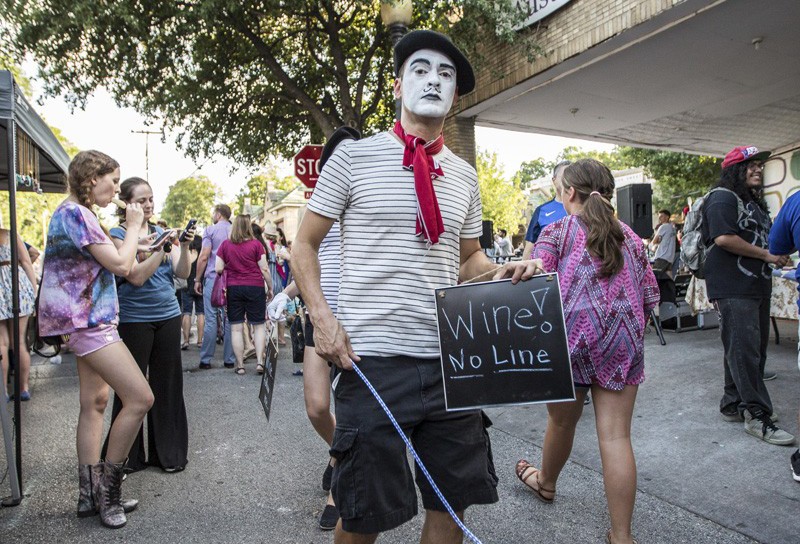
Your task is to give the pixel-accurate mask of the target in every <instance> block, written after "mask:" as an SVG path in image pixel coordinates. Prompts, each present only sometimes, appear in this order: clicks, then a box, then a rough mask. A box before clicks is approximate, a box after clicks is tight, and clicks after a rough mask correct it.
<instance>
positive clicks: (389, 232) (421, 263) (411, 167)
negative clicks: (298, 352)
mask: <svg viewBox="0 0 800 544" xmlns="http://www.w3.org/2000/svg"><path fill="white" fill-rule="evenodd" d="M394 55H395V74H396V76H397V79H396V80H395V83H394V91H395V97H396V98H398V99H400V100H401V101H402V113H401V116H400V120H399V121H398V122H397V123H396V124H395V126H394V127H393V129H392V130H390V131H387V132H382V133H379V134H376V135H374V136H372V137H369V138H365V139H362V140H359V141H349V142H344V143H343V144H341V145H340V146H339V147H338V148H337V149H336V151H335V152H334V153H333V155H332V156H331V158H330V159H329V160H328V162H327V163H326V165H325V168H324V169H323V170H322V172H321V174H320V177H319V181H318V182H317V186H316V188H315V190H314V195H313V196H312V198H311V200H310V202H309V205H308V210H307V212H306V214H305V216H304V218H303V222H302V224H301V226H300V230H299V232H298V234H297V237H296V238H295V243H294V250H293V259H294V260H293V263H294V273H295V280H296V281H297V284H298V286H299V287H300V291H301V292H302V294H303V299H304V301H305V302H306V305H307V307H308V309H309V314H310V317H311V320H312V322H313V323H314V341H315V344H316V351H317V353H318V354H319V355H320V356H322V357H324V358H325V359H326V360H328V361H331V362H332V363H334V364H336V365H337V366H339V367H341V368H342V369H343V370H344V372H342V373H341V374H340V375H339V376H338V377H337V379H336V380H334V398H335V406H336V429H335V432H334V438H333V444H332V446H331V455H332V456H334V457H336V459H337V463H336V468H335V469H334V472H333V481H332V488H331V489H332V491H333V496H334V499H335V501H336V505H337V506H338V508H339V513H340V516H341V521H340V524H339V525H338V526H337V528H336V536H335V538H336V542H337V543H344V542H354V543H362V542H363V543H370V542H374V541H375V539H376V538H377V536H378V534H379V533H381V532H383V531H387V530H390V529H392V528H394V527H397V526H399V525H401V524H402V523H404V522H406V521H408V520H409V519H411V518H412V517H413V516H414V515H415V514H416V513H417V500H416V490H415V489H414V478H413V477H412V474H411V469H410V467H409V466H408V462H407V460H406V452H405V446H404V443H403V441H402V439H401V438H400V437H399V435H398V434H397V433H396V431H395V430H394V427H393V426H392V424H391V422H390V421H389V419H388V418H387V416H386V415H385V414H384V413H383V411H382V410H381V408H380V407H379V406H378V404H377V402H376V401H375V399H374V398H373V397H372V396H371V394H370V392H369V391H368V389H367V387H366V386H365V384H364V383H362V382H361V380H360V378H359V377H358V375H356V373H355V372H352V371H351V370H352V361H355V362H357V364H358V365H359V368H360V369H361V370H362V371H363V372H364V374H365V375H366V376H367V378H368V379H369V380H370V381H371V382H372V384H373V385H374V386H375V388H376V389H377V391H378V392H379V394H380V395H381V396H382V398H383V400H384V401H385V403H386V404H387V405H388V407H389V408H390V409H391V410H392V412H393V413H394V415H395V417H396V418H397V420H398V423H399V424H400V426H401V427H402V428H403V429H404V431H405V432H406V434H407V435H408V436H409V438H410V439H411V441H412V442H413V444H414V447H415V448H416V449H417V451H418V453H419V455H420V457H421V458H422V459H423V462H424V463H425V465H426V466H427V468H428V470H429V471H430V473H431V475H432V477H433V479H434V481H435V482H436V483H437V485H438V486H439V488H440V489H441V490H442V492H443V494H444V496H445V498H446V500H447V501H448V502H449V503H450V505H451V506H452V507H453V509H454V510H455V511H456V513H457V514H459V515H461V516H463V512H464V510H465V509H466V508H467V507H468V506H470V505H473V504H487V503H493V502H496V501H497V491H496V486H497V476H496V475H495V472H494V467H493V463H492V459H491V453H490V452H491V449H490V444H489V435H488V433H487V432H486V430H485V428H486V427H487V426H488V424H489V422H488V419H487V418H486V417H485V416H482V413H481V412H479V411H466V412H447V411H446V410H445V405H444V394H443V386H442V372H441V367H440V360H439V346H438V335H437V328H436V307H435V302H434V289H436V288H439V287H446V286H452V285H455V284H456V283H457V282H458V281H459V279H461V280H467V279H470V278H473V277H476V276H478V275H480V274H483V273H488V272H490V271H492V270H494V269H496V270H497V272H496V274H495V277H496V278H500V277H511V278H512V280H513V281H517V280H519V279H527V278H529V277H531V276H532V275H533V274H534V273H535V272H536V270H537V267H536V263H535V262H534V261H517V262H513V263H507V264H506V265H504V266H502V267H497V266H496V265H494V264H492V263H490V262H489V260H488V259H487V258H486V256H485V255H484V254H483V252H482V251H481V248H480V243H479V237H480V235H481V232H482V224H481V202H480V192H479V189H478V180H477V175H476V172H475V169H474V168H473V167H472V166H470V165H469V164H467V163H466V162H465V161H463V160H462V159H460V158H458V157H457V156H456V155H454V154H453V152H452V151H450V150H449V149H448V148H447V147H446V146H445V145H444V139H443V136H442V128H443V126H444V121H445V117H446V116H447V114H448V112H449V111H450V108H451V106H452V105H453V103H454V101H455V100H456V98H457V96H458V94H459V93H460V94H464V93H468V92H470V91H471V90H472V89H473V88H474V86H475V78H474V75H473V72H472V68H471V66H470V64H469V61H468V60H467V59H466V57H464V55H463V54H462V53H461V51H459V50H458V49H457V48H456V46H455V45H453V43H452V42H451V41H450V40H449V39H448V38H447V37H446V36H444V35H442V34H439V33H437V32H431V31H427V30H418V31H414V32H410V33H409V34H407V35H406V36H405V37H403V39H402V40H400V42H399V43H398V44H397V46H396V47H395V50H394ZM336 219H339V220H340V224H341V233H342V234H341V235H342V267H341V272H342V275H341V284H340V289H339V297H338V309H337V315H336V316H335V317H334V315H333V314H332V312H331V311H330V309H329V307H328V305H327V303H326V302H325V299H324V297H323V296H322V291H321V289H320V285H319V262H318V260H317V255H316V251H317V248H318V246H319V244H320V242H321V240H322V238H323V237H324V236H325V233H326V232H327V231H328V229H329V228H330V226H331V225H332V224H333V222H334V221H335V220H336ZM416 483H417V485H418V486H419V490H420V494H421V495H422V502H423V506H424V508H425V510H426V516H425V523H424V526H423V529H422V537H421V542H423V543H429V544H433V543H436V544H448V543H456V542H461V541H462V533H461V530H460V529H459V528H458V526H457V524H456V523H455V522H454V521H453V520H452V519H451V518H450V517H449V516H448V514H447V513H446V511H445V508H444V505H443V503H442V502H441V501H440V500H439V498H438V497H437V496H436V494H435V493H434V491H433V489H432V488H431V486H430V485H429V484H428V482H427V481H426V479H425V477H424V476H423V475H422V474H421V473H417V478H416Z"/></svg>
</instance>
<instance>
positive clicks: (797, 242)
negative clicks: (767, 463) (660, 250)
mask: <svg viewBox="0 0 800 544" xmlns="http://www.w3.org/2000/svg"><path fill="white" fill-rule="evenodd" d="M798 248H800V193H794V194H793V195H792V196H790V197H789V198H788V199H787V200H786V203H785V204H784V205H783V206H782V207H781V209H780V211H779V212H778V216H777V217H776V218H775V222H774V223H773V224H772V229H771V230H770V231H769V252H770V253H772V254H773V255H789V254H791V253H794V252H795V251H797V250H798ZM798 274H800V271H798V270H795V279H796V280H797V281H799V282H800V276H798ZM798 289H800V287H798ZM798 304H799V305H800V300H798ZM797 366H798V368H800V343H798V356H797ZM797 419H798V422H800V412H798V415H797ZM791 465H792V477H793V478H794V480H795V481H796V482H800V449H798V450H795V452H794V453H793V454H792V457H791Z"/></svg>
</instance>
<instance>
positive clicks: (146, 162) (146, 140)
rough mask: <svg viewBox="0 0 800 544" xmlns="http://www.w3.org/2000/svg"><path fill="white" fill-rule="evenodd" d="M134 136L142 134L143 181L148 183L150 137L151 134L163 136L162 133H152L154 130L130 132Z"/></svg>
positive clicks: (160, 131) (161, 131)
mask: <svg viewBox="0 0 800 544" xmlns="http://www.w3.org/2000/svg"><path fill="white" fill-rule="evenodd" d="M131 132H132V133H134V134H144V171H145V181H147V183H150V135H151V134H160V135H161V136H164V131H163V130H159V131H154V130H132V131H131Z"/></svg>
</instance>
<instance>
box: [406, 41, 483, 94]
mask: <svg viewBox="0 0 800 544" xmlns="http://www.w3.org/2000/svg"><path fill="white" fill-rule="evenodd" d="M421 49H433V50H434V51H439V52H440V53H443V54H444V55H446V56H447V57H448V58H449V59H450V60H452V61H453V63H454V64H455V65H456V86H457V87H458V94H459V95H461V96H464V95H465V94H467V93H469V92H472V90H473V89H475V73H474V72H473V71H472V65H471V64H470V63H469V60H467V57H465V56H464V53H462V52H461V51H460V50H459V49H458V47H456V46H455V45H454V44H453V42H451V41H450V39H449V38H448V37H447V36H445V35H444V34H440V33H439V32H434V31H432V30H413V31H411V32H409V33H408V34H406V35H405V36H403V37H402V39H401V40H400V41H399V42H397V45H395V46H394V74H395V76H397V77H400V69H401V68H402V67H403V63H405V61H406V60H407V59H408V57H410V56H411V55H413V54H414V53H416V52H417V51H419V50H421Z"/></svg>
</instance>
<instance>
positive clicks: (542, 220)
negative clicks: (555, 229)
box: [525, 199, 567, 244]
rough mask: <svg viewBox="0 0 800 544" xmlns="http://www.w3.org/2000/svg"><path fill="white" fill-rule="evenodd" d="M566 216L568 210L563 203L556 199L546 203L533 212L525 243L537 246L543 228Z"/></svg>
mask: <svg viewBox="0 0 800 544" xmlns="http://www.w3.org/2000/svg"><path fill="white" fill-rule="evenodd" d="M566 216H567V210H565V209H564V205H563V204H562V203H561V202H559V201H558V200H555V199H553V200H550V201H548V202H545V203H544V204H542V205H541V206H539V207H538V208H536V209H535V210H534V211H533V216H532V217H531V222H530V224H529V225H528V232H527V233H525V241H526V242H530V243H532V244H535V243H536V240H538V239H539V234H540V233H541V232H542V229H543V228H545V227H546V226H547V225H549V224H550V223H555V222H556V221H558V220H559V219H561V218H562V217H566Z"/></svg>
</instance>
